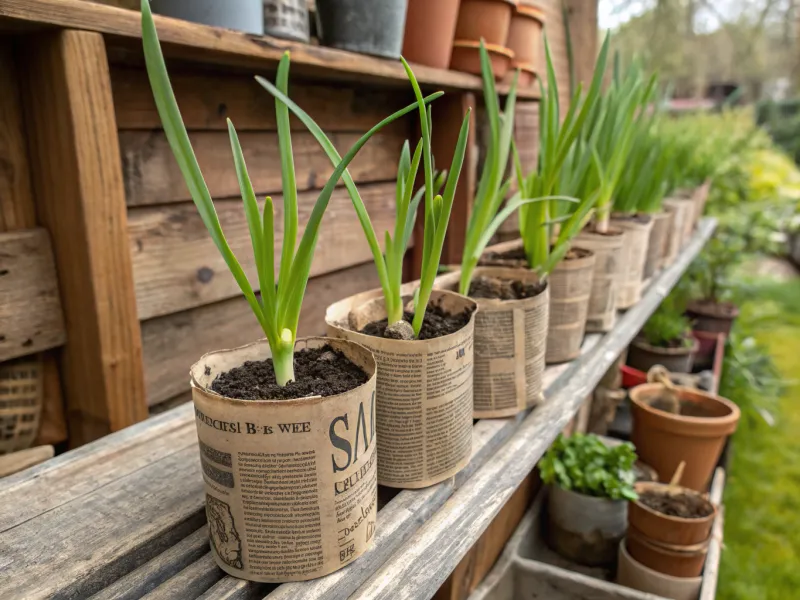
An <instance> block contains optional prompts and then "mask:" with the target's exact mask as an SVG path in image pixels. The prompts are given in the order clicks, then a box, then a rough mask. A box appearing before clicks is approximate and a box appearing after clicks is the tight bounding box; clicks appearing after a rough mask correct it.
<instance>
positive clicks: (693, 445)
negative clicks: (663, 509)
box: [630, 383, 741, 492]
mask: <svg viewBox="0 0 800 600" xmlns="http://www.w3.org/2000/svg"><path fill="white" fill-rule="evenodd" d="M664 389H665V388H664V386H663V385H662V384H660V383H647V384H644V385H639V386H637V387H635V388H633V389H632V390H630V399H631V413H632V417H633V428H632V431H631V441H632V442H633V445H634V446H636V452H637V454H638V455H639V458H640V459H641V460H642V461H644V462H646V463H647V464H648V465H650V466H651V467H653V468H654V469H655V470H656V471H657V472H658V474H659V475H660V477H661V481H663V482H666V479H665V478H666V477H669V476H670V475H671V474H672V473H674V472H675V469H677V468H678V465H679V464H680V463H681V462H686V468H685V470H684V472H683V477H682V479H681V485H683V486H684V487H687V488H690V489H693V490H697V491H699V492H705V491H706V489H707V488H708V483H709V481H710V479H711V475H712V474H713V471H714V467H715V466H716V464H717V461H718V460H719V457H720V454H721V453H722V448H723V446H724V445H725V440H726V439H727V437H728V436H729V435H731V434H732V433H733V432H734V431H736V425H737V424H738V422H739V417H740V414H741V413H740V411H739V407H738V406H736V405H735V404H734V403H733V402H731V401H730V400H727V399H726V398H722V397H721V396H715V395H713V394H708V393H706V392H701V391H700V390H695V389H690V388H678V390H679V394H680V400H681V414H680V415H675V414H672V413H668V412H664V411H662V410H659V409H657V408H654V407H653V406H651V403H652V402H653V401H655V400H657V399H658V398H659V397H660V396H661V395H662V394H663V393H664Z"/></svg>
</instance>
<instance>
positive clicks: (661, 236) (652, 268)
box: [644, 212, 673, 279]
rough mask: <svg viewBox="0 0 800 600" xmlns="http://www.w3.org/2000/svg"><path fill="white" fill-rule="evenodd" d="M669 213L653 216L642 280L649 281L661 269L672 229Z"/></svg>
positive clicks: (670, 214)
mask: <svg viewBox="0 0 800 600" xmlns="http://www.w3.org/2000/svg"><path fill="white" fill-rule="evenodd" d="M672 215H673V213H670V212H660V213H655V214H654V215H653V228H652V229H651V230H650V241H649V242H648V244H647V258H646V259H645V261H644V278H645V279H650V278H651V277H652V276H653V275H655V274H656V272H657V271H658V270H659V269H660V268H661V267H662V265H663V263H664V254H666V245H667V240H668V239H669V235H670V230H671V228H672Z"/></svg>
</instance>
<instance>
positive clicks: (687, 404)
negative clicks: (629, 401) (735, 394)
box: [650, 398, 717, 418]
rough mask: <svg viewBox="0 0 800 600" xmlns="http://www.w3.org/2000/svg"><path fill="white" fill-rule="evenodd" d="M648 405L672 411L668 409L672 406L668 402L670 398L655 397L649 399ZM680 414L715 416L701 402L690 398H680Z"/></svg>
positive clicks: (684, 415)
mask: <svg viewBox="0 0 800 600" xmlns="http://www.w3.org/2000/svg"><path fill="white" fill-rule="evenodd" d="M650 406H652V407H653V408H655V409H656V410H661V411H664V412H667V413H672V411H671V410H670V408H671V407H672V402H670V400H669V399H666V398H655V399H653V400H651V401H650ZM680 414H681V416H682V417H701V418H711V417H715V416H717V415H716V413H714V412H712V411H710V410H708V409H707V408H705V407H704V406H703V405H702V404H698V403H696V402H692V401H691V400H681V412H680Z"/></svg>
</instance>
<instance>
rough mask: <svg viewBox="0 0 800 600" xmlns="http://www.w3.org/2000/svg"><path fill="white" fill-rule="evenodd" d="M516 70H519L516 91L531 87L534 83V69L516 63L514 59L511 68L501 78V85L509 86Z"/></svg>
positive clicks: (531, 66) (530, 66) (527, 65)
mask: <svg viewBox="0 0 800 600" xmlns="http://www.w3.org/2000/svg"><path fill="white" fill-rule="evenodd" d="M517 69H519V77H517V89H521V88H528V87H531V86H532V85H533V84H534V82H535V81H536V68H535V67H534V66H533V65H529V64H521V63H519V62H517V61H516V59H515V60H514V61H513V62H512V63H511V68H510V69H509V70H508V72H506V74H505V76H504V77H503V83H505V84H508V85H510V84H511V82H512V81H513V79H514V73H515V72H516V70H517Z"/></svg>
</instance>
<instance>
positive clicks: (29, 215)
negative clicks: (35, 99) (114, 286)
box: [0, 43, 67, 446]
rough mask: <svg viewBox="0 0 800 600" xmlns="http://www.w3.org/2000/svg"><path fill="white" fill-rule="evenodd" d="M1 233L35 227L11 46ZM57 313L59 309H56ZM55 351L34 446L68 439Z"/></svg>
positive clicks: (1, 120)
mask: <svg viewBox="0 0 800 600" xmlns="http://www.w3.org/2000/svg"><path fill="white" fill-rule="evenodd" d="M0 80H2V81H3V82H4V85H3V86H2V89H1V90H0V164H3V165H4V168H3V169H0V232H4V231H17V230H20V229H32V228H34V227H36V223H37V221H36V210H35V206H36V205H35V203H34V201H33V187H32V184H31V173H30V163H29V160H28V145H27V143H26V141H25V131H24V120H23V114H22V113H23V111H22V104H21V102H22V99H21V92H20V89H19V83H20V79H19V73H18V71H17V65H16V62H15V59H14V55H13V49H12V47H11V44H10V43H3V44H0ZM59 311H60V308H59ZM59 356H60V352H59V351H58V350H50V351H47V352H42V353H41V355H40V356H39V359H40V361H41V364H42V368H43V370H44V396H43V397H42V414H41V417H40V419H39V432H38V434H37V437H36V439H35V440H34V444H35V445H37V446H38V445H48V444H58V443H61V442H63V441H65V440H66V439H67V420H66V417H65V415H64V400H63V397H62V394H61V381H60V375H59V366H58V362H59Z"/></svg>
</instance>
